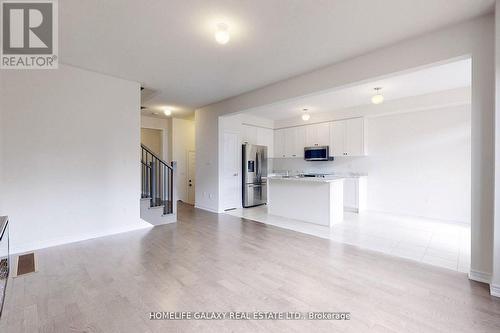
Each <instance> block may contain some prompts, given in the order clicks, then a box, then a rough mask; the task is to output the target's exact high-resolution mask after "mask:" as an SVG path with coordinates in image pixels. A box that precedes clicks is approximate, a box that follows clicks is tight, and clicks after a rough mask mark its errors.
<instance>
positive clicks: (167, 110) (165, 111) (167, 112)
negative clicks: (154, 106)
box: [163, 108, 172, 117]
mask: <svg viewBox="0 0 500 333" xmlns="http://www.w3.org/2000/svg"><path fill="white" fill-rule="evenodd" d="M163 114H164V115H165V116H167V117H170V116H171V115H172V110H170V109H169V108H165V109H163Z"/></svg>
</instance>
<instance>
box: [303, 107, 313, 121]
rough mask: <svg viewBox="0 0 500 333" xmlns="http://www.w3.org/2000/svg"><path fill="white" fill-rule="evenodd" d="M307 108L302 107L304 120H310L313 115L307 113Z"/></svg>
mask: <svg viewBox="0 0 500 333" xmlns="http://www.w3.org/2000/svg"><path fill="white" fill-rule="evenodd" d="M307 111H308V110H307V109H302V112H303V113H302V120H303V121H308V120H309V119H310V118H311V115H310V114H309V113H307Z"/></svg>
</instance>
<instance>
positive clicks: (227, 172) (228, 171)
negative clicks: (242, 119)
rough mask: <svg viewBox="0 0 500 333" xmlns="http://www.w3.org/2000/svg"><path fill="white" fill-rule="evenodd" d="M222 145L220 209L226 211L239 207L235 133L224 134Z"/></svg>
mask: <svg viewBox="0 0 500 333" xmlns="http://www.w3.org/2000/svg"><path fill="white" fill-rule="evenodd" d="M223 145H224V152H223V153H224V155H223V162H222V175H223V176H222V178H223V183H222V184H223V188H222V193H223V195H222V209H224V210H226V209H231V208H238V207H241V182H240V179H241V178H240V164H241V147H240V143H239V140H238V135H237V134H235V133H230V132H225V133H224V144H223Z"/></svg>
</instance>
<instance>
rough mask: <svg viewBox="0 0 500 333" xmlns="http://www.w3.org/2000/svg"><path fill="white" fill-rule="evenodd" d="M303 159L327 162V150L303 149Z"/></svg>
mask: <svg viewBox="0 0 500 333" xmlns="http://www.w3.org/2000/svg"><path fill="white" fill-rule="evenodd" d="M304 159H305V160H306V161H329V160H330V154H329V148H328V146H316V147H305V148H304Z"/></svg>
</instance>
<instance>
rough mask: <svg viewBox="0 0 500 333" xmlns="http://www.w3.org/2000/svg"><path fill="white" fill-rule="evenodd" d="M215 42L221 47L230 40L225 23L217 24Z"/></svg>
mask: <svg viewBox="0 0 500 333" xmlns="http://www.w3.org/2000/svg"><path fill="white" fill-rule="evenodd" d="M214 37H215V41H216V42H217V43H219V44H221V45H224V44H227V42H229V40H230V39H231V36H229V30H228V26H227V24H225V23H219V24H217V29H216V30H215V35H214Z"/></svg>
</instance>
